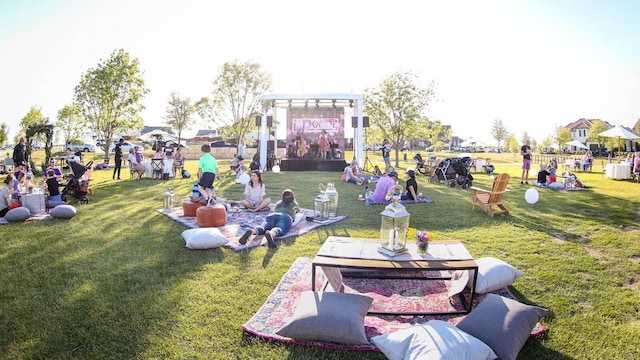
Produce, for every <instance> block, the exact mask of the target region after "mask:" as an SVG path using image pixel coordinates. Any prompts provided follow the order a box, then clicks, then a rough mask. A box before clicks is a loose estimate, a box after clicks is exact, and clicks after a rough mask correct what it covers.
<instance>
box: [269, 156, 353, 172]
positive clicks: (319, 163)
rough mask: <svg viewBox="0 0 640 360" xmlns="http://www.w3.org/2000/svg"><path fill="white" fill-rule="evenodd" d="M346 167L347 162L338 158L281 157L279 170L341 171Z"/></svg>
mask: <svg viewBox="0 0 640 360" xmlns="http://www.w3.org/2000/svg"><path fill="white" fill-rule="evenodd" d="M345 167H347V162H346V161H344V160H343V159H340V160H307V159H283V160H280V170H281V171H314V170H315V171H342V170H344V168H345Z"/></svg>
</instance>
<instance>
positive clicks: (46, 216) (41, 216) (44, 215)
mask: <svg viewBox="0 0 640 360" xmlns="http://www.w3.org/2000/svg"><path fill="white" fill-rule="evenodd" d="M51 219H53V217H52V216H51V215H49V214H47V213H42V214H36V215H31V217H30V218H28V219H27V220H25V221H39V220H51ZM6 224H11V223H10V222H8V221H7V220H6V219H5V218H3V217H0V225H6Z"/></svg>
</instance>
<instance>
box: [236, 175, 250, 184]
mask: <svg viewBox="0 0 640 360" xmlns="http://www.w3.org/2000/svg"><path fill="white" fill-rule="evenodd" d="M238 180H239V181H240V184H242V185H247V184H248V183H249V181H250V180H251V177H250V176H249V175H248V174H242V175H240V177H239V178H238Z"/></svg>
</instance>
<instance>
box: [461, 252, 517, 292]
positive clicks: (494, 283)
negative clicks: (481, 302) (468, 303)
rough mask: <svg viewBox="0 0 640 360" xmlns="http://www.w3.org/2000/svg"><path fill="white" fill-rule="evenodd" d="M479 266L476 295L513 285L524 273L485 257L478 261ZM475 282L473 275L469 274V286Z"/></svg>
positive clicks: (498, 260) (497, 260)
mask: <svg viewBox="0 0 640 360" xmlns="http://www.w3.org/2000/svg"><path fill="white" fill-rule="evenodd" d="M476 264H478V279H477V281H476V294H487V293H490V292H492V291H496V290H500V289H502V288H503V287H506V286H509V285H511V284H513V282H514V281H516V280H517V279H518V278H519V277H520V276H522V272H520V270H518V269H516V268H514V267H513V266H511V265H509V264H507V263H506V262H504V261H502V260H500V259H496V258H494V257H484V258H480V259H477V260H476ZM472 281H473V273H471V274H469V284H471V282H472Z"/></svg>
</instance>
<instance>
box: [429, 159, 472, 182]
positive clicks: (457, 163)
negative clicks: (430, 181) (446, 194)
mask: <svg viewBox="0 0 640 360" xmlns="http://www.w3.org/2000/svg"><path fill="white" fill-rule="evenodd" d="M471 162H472V161H471V158H470V157H467V156H465V157H463V158H446V159H444V160H442V161H441V162H440V164H438V166H437V167H436V170H435V176H434V177H435V178H436V179H437V181H438V182H440V181H444V184H445V185H450V186H451V187H455V186H456V185H457V186H460V187H461V188H463V189H464V188H469V187H471V186H472V185H473V176H471V172H470V170H469V169H470V167H471Z"/></svg>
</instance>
